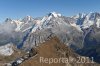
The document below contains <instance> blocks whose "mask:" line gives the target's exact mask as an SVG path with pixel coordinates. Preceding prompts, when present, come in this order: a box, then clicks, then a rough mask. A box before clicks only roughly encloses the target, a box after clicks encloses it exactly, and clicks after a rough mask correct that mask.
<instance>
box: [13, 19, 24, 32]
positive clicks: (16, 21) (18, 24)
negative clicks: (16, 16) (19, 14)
mask: <svg viewBox="0 0 100 66" xmlns="http://www.w3.org/2000/svg"><path fill="white" fill-rule="evenodd" d="M14 22H15V23H16V25H17V27H16V29H15V31H17V32H18V31H20V29H21V25H22V24H23V22H21V21H19V20H14Z"/></svg>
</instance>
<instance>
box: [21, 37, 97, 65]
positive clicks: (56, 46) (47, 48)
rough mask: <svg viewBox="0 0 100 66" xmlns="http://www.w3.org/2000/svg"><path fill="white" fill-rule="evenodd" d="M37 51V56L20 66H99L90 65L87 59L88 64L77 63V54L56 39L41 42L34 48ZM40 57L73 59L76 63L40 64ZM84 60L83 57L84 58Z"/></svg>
mask: <svg viewBox="0 0 100 66" xmlns="http://www.w3.org/2000/svg"><path fill="white" fill-rule="evenodd" d="M35 49H36V50H37V55H36V56H33V57H31V58H30V59H28V60H26V61H25V62H23V63H21V65H20V66H29V65H30V66H41V65H43V66H73V65H74V66H99V64H96V63H94V62H93V63H91V60H89V58H88V59H87V60H89V61H90V63H86V62H87V60H86V62H84V63H77V62H76V61H78V60H79V59H78V57H82V56H79V55H78V54H76V53H75V52H74V51H73V50H72V49H70V48H69V47H67V46H66V45H65V44H62V43H61V42H60V41H59V39H58V38H57V37H52V38H51V39H50V40H47V41H46V42H43V43H42V44H40V45H39V46H38V47H36V48H35ZM40 57H42V58H52V59H54V58H56V60H57V59H59V58H68V59H69V60H71V59H74V60H76V61H73V62H71V61H69V62H67V63H63V62H60V63H49V62H48V61H47V62H46V63H45V62H40ZM84 58H85V57H84Z"/></svg>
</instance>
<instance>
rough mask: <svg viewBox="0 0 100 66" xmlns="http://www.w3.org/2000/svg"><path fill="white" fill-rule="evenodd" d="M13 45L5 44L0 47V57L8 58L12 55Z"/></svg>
mask: <svg viewBox="0 0 100 66" xmlns="http://www.w3.org/2000/svg"><path fill="white" fill-rule="evenodd" d="M12 47H13V45H12V44H11V43H9V44H6V45H4V46H0V55H4V56H10V55H12V54H13V52H14V51H13V49H12Z"/></svg>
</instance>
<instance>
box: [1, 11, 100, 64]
mask: <svg viewBox="0 0 100 66" xmlns="http://www.w3.org/2000/svg"><path fill="white" fill-rule="evenodd" d="M52 35H56V36H57V37H58V38H59V39H60V41H61V42H63V43H64V44H66V45H67V46H69V47H70V48H72V49H74V51H75V52H77V53H79V54H80V55H84V56H89V57H92V56H93V57H94V59H95V61H96V62H99V63H100V49H99V47H100V13H98V12H94V13H88V14H83V13H79V14H77V15H74V16H72V17H66V16H63V15H61V14H59V13H56V12H51V13H49V14H47V15H46V16H44V17H41V18H32V17H31V16H26V17H25V18H23V19H19V20H13V19H10V18H7V19H6V20H5V22H4V23H2V24H0V45H1V47H2V46H6V45H8V44H9V43H11V46H12V44H14V45H15V46H16V47H17V48H18V49H21V50H25V51H27V50H30V49H31V48H32V47H36V46H39V44H41V43H43V42H45V41H46V40H47V39H49V37H51V36H52ZM0 49H1V48H0ZM5 49H6V48H5ZM12 51H13V50H12ZM5 52H6V51H5ZM11 53H12V52H11ZM0 54H2V53H0ZM4 55H5V54H4ZM8 55H9V53H8ZM98 58H99V59H98Z"/></svg>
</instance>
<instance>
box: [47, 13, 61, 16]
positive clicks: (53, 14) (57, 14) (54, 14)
mask: <svg viewBox="0 0 100 66" xmlns="http://www.w3.org/2000/svg"><path fill="white" fill-rule="evenodd" d="M48 16H53V17H60V16H61V14H59V13H56V12H50V13H49V14H48Z"/></svg>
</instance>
